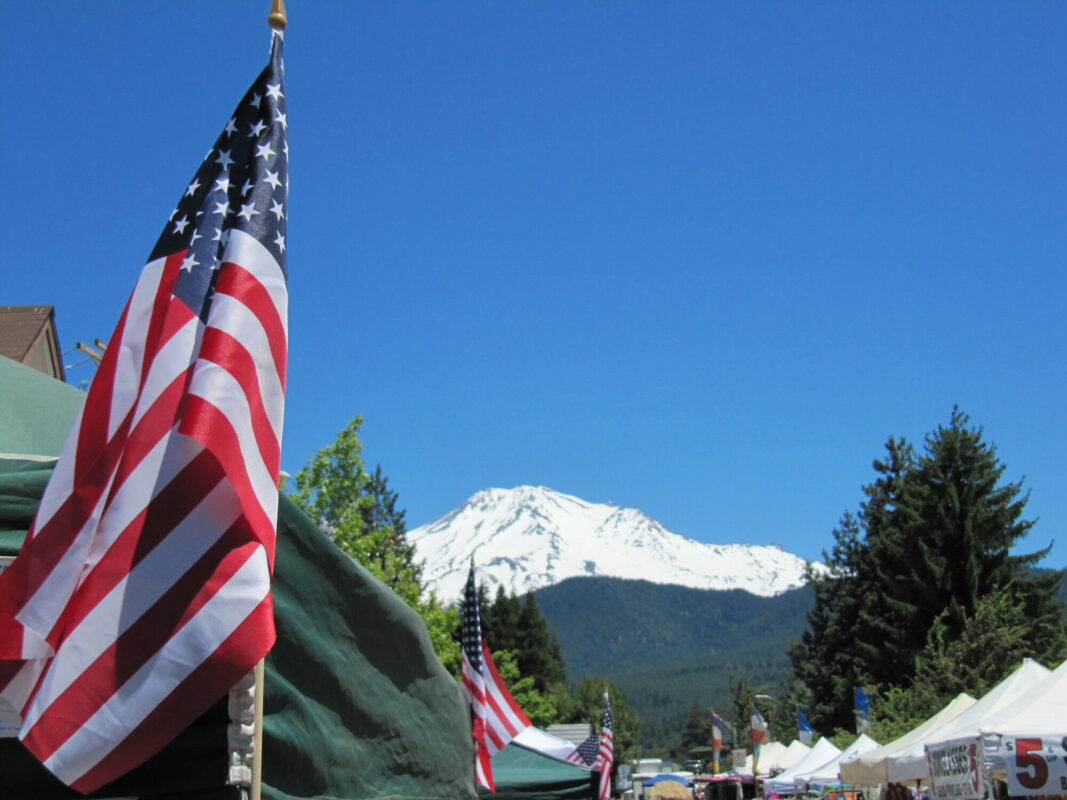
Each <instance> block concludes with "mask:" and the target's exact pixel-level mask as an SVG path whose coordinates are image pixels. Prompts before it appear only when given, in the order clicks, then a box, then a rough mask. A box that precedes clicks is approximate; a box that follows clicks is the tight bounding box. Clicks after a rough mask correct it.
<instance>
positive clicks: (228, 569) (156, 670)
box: [0, 32, 288, 792]
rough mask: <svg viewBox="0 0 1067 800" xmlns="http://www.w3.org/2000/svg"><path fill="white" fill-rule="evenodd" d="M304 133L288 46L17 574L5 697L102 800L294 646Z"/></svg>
mask: <svg viewBox="0 0 1067 800" xmlns="http://www.w3.org/2000/svg"><path fill="white" fill-rule="evenodd" d="M286 127H287V120H286V100H285V91H284V88H283V80H282V43H281V34H280V32H275V33H274V38H273V42H272V47H271V56H270V63H269V65H268V66H267V68H266V69H265V70H264V71H263V73H262V74H261V75H260V76H259V78H258V79H257V80H256V82H255V83H254V84H253V86H252V88H251V89H250V90H249V91H248V93H247V94H246V95H245V96H244V99H243V100H242V101H241V103H240V105H239V106H238V107H237V110H236V111H235V112H234V114H233V116H232V117H231V118H230V120H229V121H228V122H227V124H226V126H225V128H224V129H223V131H222V133H221V134H220V136H219V138H218V139H217V140H216V142H215V145H214V146H213V147H212V149H211V151H210V152H209V153H208V155H207V157H206V158H205V160H204V162H203V164H202V165H201V166H200V169H199V171H198V172H197V173H196V175H195V176H194V178H193V180H192V182H191V183H190V184H189V186H188V187H187V189H186V190H185V192H184V194H183V195H182V198H181V200H180V201H179V203H178V206H177V208H176V209H175V210H174V212H173V213H172V214H171V217H170V220H169V222H168V223H167V225H166V227H165V228H164V231H163V234H162V235H161V236H160V238H159V241H158V242H157V244H156V246H155V248H154V249H153V251H152V254H151V256H150V259H149V261H148V263H147V265H146V266H145V267H144V268H143V270H142V272H141V276H140V278H139V280H138V281H137V284H136V285H135V287H134V289H133V293H132V295H131V296H130V299H129V301H128V302H127V304H126V307H125V310H124V311H123V312H122V315H121V317H120V319H119V322H118V325H117V327H116V329H115V333H114V334H113V336H112V337H111V340H110V341H109V343H108V347H107V352H106V354H105V357H104V359H103V361H102V363H101V364H100V367H99V369H98V370H97V373H96V376H95V378H94V380H93V383H92V386H91V387H90V389H89V392H88V396H87V398H86V402H85V405H84V408H83V410H82V413H81V415H80V417H79V419H78V420H77V421H76V423H75V425H74V428H73V430H72V431H71V435H70V438H69V439H68V440H67V444H66V446H65V448H64V450H63V453H62V455H61V457H60V460H59V462H58V463H57V465H56V467H55V471H54V473H53V475H52V479H51V481H50V483H49V485H48V488H47V489H46V490H45V493H44V496H43V497H42V499H41V504H40V507H39V509H38V512H37V517H36V519H35V521H34V523H33V526H32V528H31V530H30V532H29V534H28V536H27V537H26V541H25V543H24V545H23V548H22V551H21V552H20V554H19V556H18V558H17V559H16V560H15V562H14V563H13V564H12V566H11V567H10V568H9V569H8V570H6V571H5V572H4V573H3V574H2V575H0V659H3V660H0V694H2V695H3V697H4V698H5V699H6V700H7V701H8V702H11V703H12V704H13V706H14V707H15V708H17V709H21V711H22V719H23V722H22V729H21V732H20V738H21V739H22V741H23V743H24V744H25V746H26V747H27V748H28V749H29V750H30V751H31V752H32V753H33V754H34V755H36V756H37V758H39V759H40V760H41V761H42V762H43V763H44V765H45V766H46V767H47V768H48V769H49V770H51V771H52V772H53V773H54V774H55V775H56V776H57V777H58V778H59V779H60V780H62V781H63V782H64V783H66V784H68V785H70V786H72V787H74V788H75V789H77V790H79V791H81V792H90V791H92V790H94V789H96V788H97V787H99V786H101V785H103V784H105V783H107V782H109V781H111V780H113V779H114V778H116V777H118V776H120V775H122V774H123V773H125V772H126V771H128V770H129V769H131V768H133V767H135V766H137V765H138V764H140V763H141V762H143V761H144V760H145V759H147V758H148V757H149V756H151V755H153V754H154V753H156V752H157V751H158V750H160V749H161V748H162V747H163V746H164V745H165V744H166V743H167V742H169V741H170V740H171V739H173V738H174V736H176V735H177V734H178V733H179V732H180V731H181V730H182V729H184V728H185V727H187V726H188V725H189V724H190V723H191V722H193V720H195V719H196V718H197V717H198V716H200V715H201V714H202V713H203V712H204V711H205V710H206V709H207V708H208V707H209V706H210V705H211V704H213V703H214V702H216V701H217V700H219V699H220V698H221V697H222V696H224V695H225V693H226V692H227V691H228V690H229V689H230V688H231V687H232V686H233V685H234V684H235V683H236V682H237V681H238V680H239V679H240V678H241V677H242V676H244V675H245V674H247V673H248V672H249V670H251V669H252V668H253V667H254V666H255V664H256V663H257V662H258V661H259V660H260V659H261V658H262V657H263V656H264V655H265V654H266V653H267V651H268V650H269V649H270V647H271V645H272V644H273V642H274V620H273V610H272V604H271V597H270V574H271V570H272V568H273V562H274V544H275V529H276V517H277V507H278V484H277V477H278V466H279V457H280V448H281V435H282V415H283V406H284V386H285V364H286V350H287V338H288V334H287V322H286V316H287V312H286V304H287V300H286V297H287V289H286V268H285V247H286V245H285V232H286V214H287V211H286V201H287V193H288V176H287V172H288V167H287V164H288V147H287V145H286Z"/></svg>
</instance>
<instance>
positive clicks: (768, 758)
mask: <svg viewBox="0 0 1067 800" xmlns="http://www.w3.org/2000/svg"><path fill="white" fill-rule="evenodd" d="M788 751H789V748H788V747H786V746H785V745H784V744H782V743H781V742H767V744H765V745H762V746H760V750H759V762H756V761H755V759H754V758H753V757H752V756H749V758H748V759H747V762H748V763H746V765H745V766H747V767H750V768H751V767H752V766H753V765H755V766H758V767H759V771H760V774H761V775H772V774H773V773H775V772H781V771H782V770H783V769H785V765H783V764H782V761H783V759H784V758H785V754H786V753H787V752H788Z"/></svg>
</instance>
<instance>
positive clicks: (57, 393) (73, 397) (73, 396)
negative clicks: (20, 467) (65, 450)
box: [0, 356, 85, 456]
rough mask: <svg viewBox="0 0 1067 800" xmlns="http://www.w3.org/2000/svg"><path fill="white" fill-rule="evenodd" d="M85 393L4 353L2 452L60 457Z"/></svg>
mask: <svg viewBox="0 0 1067 800" xmlns="http://www.w3.org/2000/svg"><path fill="white" fill-rule="evenodd" d="M84 400H85V392H81V391H79V390H77V389H75V388H74V387H73V386H68V385H67V384H65V383H62V382H60V381H57V380H56V379H55V378H52V377H49V376H48V375H45V374H44V373H43V372H38V371H37V370H35V369H33V368H31V367H27V366H26V365H25V364H20V363H19V362H17V361H13V360H12V359H10V358H5V357H4V356H0V454H5V455H11V454H19V455H30V456H58V455H59V451H60V449H61V448H62V447H63V442H64V441H66V438H67V432H68V431H69V430H70V424H71V422H72V421H73V419H74V416H75V415H76V414H77V413H78V409H80V408H81V407H82V402H83V401H84Z"/></svg>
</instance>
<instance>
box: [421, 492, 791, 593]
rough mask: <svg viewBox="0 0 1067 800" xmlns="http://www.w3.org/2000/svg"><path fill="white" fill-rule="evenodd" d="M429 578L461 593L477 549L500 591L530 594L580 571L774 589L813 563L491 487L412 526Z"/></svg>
mask: <svg viewBox="0 0 1067 800" xmlns="http://www.w3.org/2000/svg"><path fill="white" fill-rule="evenodd" d="M408 540H409V541H410V542H412V543H413V544H414V545H415V548H416V551H417V557H418V558H419V560H421V561H423V562H424V567H423V580H424V582H425V584H426V586H427V587H428V588H430V589H432V590H434V591H436V592H437V596H438V597H439V598H440V599H441V600H443V601H444V602H451V601H453V600H458V599H459V597H460V596H461V595H462V592H463V584H464V582H465V581H466V579H467V572H468V569H469V566H470V559H471V556H474V560H475V563H476V565H477V567H478V571H479V578H480V580H482V581H485V582H486V584H488V586H489V588H490V591H491V592H493V593H495V591H496V586H498V585H503V587H504V589H505V590H506V591H508V592H514V593H516V594H518V595H520V596H521V595H523V594H525V593H526V592H528V591H531V590H533V589H540V588H542V587H544V586H551V585H552V584H555V583H559V582H560V581H562V580H564V579H566V578H571V577H574V576H576V575H605V576H610V577H614V578H631V579H642V580H647V581H652V582H654V583H668V584H678V585H680V586H690V587H693V588H697V589H745V590H747V591H749V592H752V593H753V594H757V595H762V596H764V597H771V596H773V595H776V594H780V593H781V592H784V591H786V590H787V589H792V588H795V587H797V586H801V585H803V583H804V567H805V564H806V562H805V561H804V559H802V558H800V557H799V556H795V555H792V554H790V553H787V552H785V551H784V550H782V549H781V548H778V547H766V546H758V545H744V544H727V545H714V544H702V543H700V542H696V541H693V540H692V539H687V538H685V537H684V536H679V535H678V534H676V533H671V532H670V531H669V530H667V529H666V528H664V527H663V526H662V525H660V524H659V523H658V522H656V521H655V520H654V519H651V518H650V517H647V516H645V515H644V514H642V513H641V512H640V511H638V510H637V509H634V508H619V507H618V506H613V505H605V504H599V503H587V502H586V501H584V500H581V499H579V498H577V497H572V496H571V495H566V494H561V493H559V492H554V491H552V490H551V489H546V488H544V487H540V486H519V487H517V488H515V489H485V490H483V491H480V492H478V493H477V494H475V495H474V496H473V497H471V498H470V499H469V500H467V502H465V503H464V504H463V505H461V506H460V507H459V508H456V509H454V510H453V511H451V512H449V513H448V514H446V515H445V516H443V517H441V518H440V519H438V520H436V521H434V522H431V523H430V524H428V525H423V526H422V527H420V528H416V529H415V530H412V531H409V532H408Z"/></svg>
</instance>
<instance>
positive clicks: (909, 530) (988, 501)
mask: <svg viewBox="0 0 1067 800" xmlns="http://www.w3.org/2000/svg"><path fill="white" fill-rule="evenodd" d="M887 453H888V455H887V458H886V459H885V460H884V461H875V462H874V468H875V471H876V473H877V474H878V477H877V479H876V480H875V481H874V483H872V484H870V485H869V486H867V487H864V493H865V495H866V499H865V501H864V502H863V504H861V507H860V511H859V513H858V514H857V515H855V516H852V515H849V514H846V515H845V516H844V517H843V518H842V523H841V525H840V526H839V527H838V529H837V530H835V532H834V535H835V541H836V545H835V547H834V549H833V551H832V552H831V553H829V554H824V556H825V558H826V566H827V567H828V570H827V571H826V572H825V573H824V574H819V573H817V572H812V573H810V580H811V583H812V585H813V587H814V589H815V593H816V597H815V606H814V608H813V610H812V612H811V614H810V615H809V617H808V622H809V627H808V630H807V631H806V632H805V633H804V635H803V637H802V639H801V641H800V642H799V643H798V644H797V645H796V646H794V648H793V649H792V651H791V657H792V661H793V668H794V678H795V680H796V682H797V683H799V684H803V685H804V689H805V691H807V692H809V693H810V696H811V697H812V699H813V704H812V714H811V715H810V717H811V718H812V722H813V723H814V724H816V726H817V727H820V728H822V729H823V730H830V729H833V728H847V729H850V730H851V729H852V728H853V720H852V713H851V689H852V687H853V686H866V687H867V688H876V687H877V688H879V689H880V690H881V694H882V696H883V697H884V698H889V699H891V704H892V705H895V707H897V709H898V715H906V714H910V713H912V711H911V709H912V707H913V706H914V705H916V704H915V703H914V698H911V697H908V696H907V694H906V690H907V688H908V687H910V686H911V684H912V682H913V680H914V679H915V676H916V670H917V668H919V666H920V665H921V663H922V657H921V654H922V653H923V651H924V648H927V647H929V648H931V649H930V650H929V652H927V654H926V656H925V657H926V658H927V660H928V661H930V663H935V661H936V660H937V658H945V657H948V655H949V654H951V653H954V652H956V651H955V649H954V647H955V645H954V644H953V643H956V642H959V641H961V640H963V639H964V638H965V636H966V635H970V636H974V637H978V638H979V639H981V638H982V636H980V635H979V634H980V632H981V631H983V630H986V629H988V628H989V627H990V626H992V628H993V631H992V632H989V631H986V633H985V634H982V635H983V636H984V635H991V636H993V637H994V639H995V637H996V636H997V635H998V634H997V633H996V630H997V629H998V628H997V626H1003V628H1002V629H1001V630H1000V635H1001V636H1003V637H1005V638H1006V639H1010V641H1012V642H1013V643H1014V644H1013V646H1016V645H1017V648H1018V649H1017V650H1016V653H1017V654H1019V655H1028V656H1031V657H1034V658H1037V659H1038V660H1041V659H1042V658H1044V659H1052V658H1055V657H1056V655H1057V654H1060V653H1062V652H1063V648H1064V646H1065V633H1064V626H1063V616H1062V609H1061V608H1060V607H1059V605H1058V603H1057V602H1056V599H1055V594H1056V591H1057V588H1058V585H1059V581H1060V579H1061V577H1062V573H1059V572H1049V573H1043V574H1040V575H1033V574H1032V573H1031V571H1030V570H1029V567H1030V566H1032V565H1033V564H1035V563H1036V562H1037V561H1038V560H1040V559H1041V558H1042V557H1043V556H1044V555H1045V554H1046V553H1047V552H1048V551H1047V550H1043V551H1039V552H1036V553H1031V554H1028V555H1021V556H1017V555H1012V554H1011V553H1010V548H1011V547H1012V546H1013V545H1015V544H1016V543H1017V542H1018V540H1019V539H1020V538H1021V537H1022V536H1023V535H1025V534H1026V533H1027V532H1028V531H1029V530H1030V528H1031V526H1032V525H1033V523H1032V522H1030V521H1026V520H1024V519H1023V518H1022V514H1023V510H1024V507H1025V504H1026V500H1027V495H1026V494H1023V493H1022V486H1021V483H1002V477H1003V473H1004V471H1005V467H1004V465H1003V464H1002V463H1001V462H1000V461H999V460H998V458H997V455H996V449H995V448H994V447H993V446H992V445H990V444H988V443H986V442H984V441H983V440H982V431H981V429H979V428H973V427H971V426H970V425H969V420H968V418H967V416H966V414H964V413H962V412H961V411H960V410H959V409H958V408H957V409H953V412H952V415H951V417H950V420H949V424H948V425H946V426H939V427H938V428H937V429H936V430H935V431H934V432H932V433H931V434H929V435H928V436H927V437H926V439H925V442H924V448H923V452H922V454H921V455H920V456H918V457H917V456H916V455H915V453H914V451H913V450H912V448H911V447H910V445H908V444H907V443H906V442H904V441H903V440H896V439H892V438H891V439H890V440H889V442H888V444H887ZM993 595H1000V596H1003V597H1004V598H1010V601H1007V600H1006V601H1005V602H1006V603H1007V604H1006V605H1004V604H1002V605H1001V606H997V608H996V609H995V610H996V611H998V613H993V610H990V609H989V608H988V607H986V606H985V605H983V604H984V603H986V602H987V601H986V598H988V597H990V596H993ZM980 610H981V612H982V613H979V611H980ZM1013 614H1014V615H1015V616H1014V617H1013V616H1012V615H1013ZM1019 615H1021V616H1022V617H1023V618H1025V619H1026V620H1027V621H1028V625H1027V627H1026V629H1025V630H1021V629H1019V628H1018V627H1017V626H1016V621H1017V620H1018V618H1019ZM931 637H932V639H931ZM939 648H940V649H939ZM941 663H943V661H942V662H941ZM1016 663H1017V662H1015V663H1008V662H1006V661H1005V660H1003V659H1001V661H1000V665H999V669H997V667H996V665H995V664H993V665H989V666H990V670H991V672H988V673H983V674H982V676H981V677H979V675H978V674H977V673H976V674H974V675H972V679H973V681H975V682H977V683H978V684H979V685H971V686H966V687H963V688H964V689H965V690H967V691H971V690H972V689H973V690H974V691H979V690H980V688H981V685H984V683H983V682H985V681H988V680H990V679H992V677H991V675H993V674H996V680H999V678H1000V677H1003V675H1004V674H1006V673H1007V672H1008V671H1010V670H1011V669H1012V668H1014V666H1015V665H1016ZM958 674H961V675H962V674H963V673H958ZM994 682H995V680H994ZM961 685H962V684H961ZM894 688H897V689H901V690H904V692H903V693H901V692H893V691H892V690H893V689H894ZM884 707H888V706H884ZM926 716H929V714H926Z"/></svg>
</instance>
